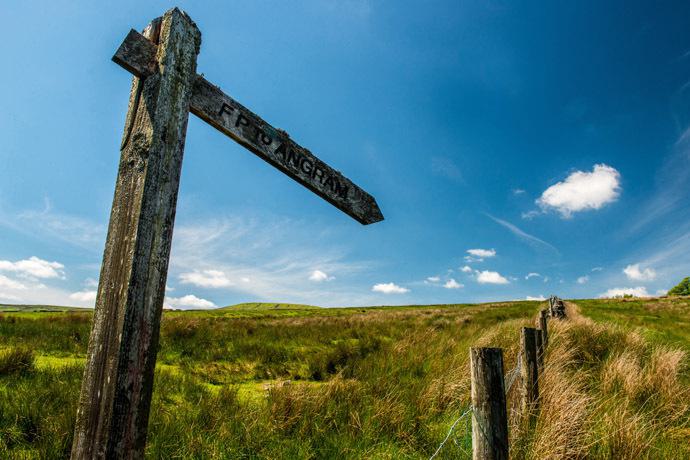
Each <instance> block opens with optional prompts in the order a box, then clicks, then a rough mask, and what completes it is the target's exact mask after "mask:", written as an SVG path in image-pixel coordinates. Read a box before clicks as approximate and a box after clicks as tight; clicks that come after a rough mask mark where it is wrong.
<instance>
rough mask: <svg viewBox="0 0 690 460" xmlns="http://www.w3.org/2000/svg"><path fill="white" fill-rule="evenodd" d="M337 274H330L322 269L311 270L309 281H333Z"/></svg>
mask: <svg viewBox="0 0 690 460" xmlns="http://www.w3.org/2000/svg"><path fill="white" fill-rule="evenodd" d="M334 279H335V276H328V274H327V273H325V272H322V271H321V270H314V271H313V272H311V275H309V281H315V282H317V283H320V282H322V281H331V280H334Z"/></svg>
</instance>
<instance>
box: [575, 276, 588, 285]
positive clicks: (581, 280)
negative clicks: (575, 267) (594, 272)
mask: <svg viewBox="0 0 690 460" xmlns="http://www.w3.org/2000/svg"><path fill="white" fill-rule="evenodd" d="M587 281H589V276H587V275H584V276H581V277H579V278H578V279H577V284H587Z"/></svg>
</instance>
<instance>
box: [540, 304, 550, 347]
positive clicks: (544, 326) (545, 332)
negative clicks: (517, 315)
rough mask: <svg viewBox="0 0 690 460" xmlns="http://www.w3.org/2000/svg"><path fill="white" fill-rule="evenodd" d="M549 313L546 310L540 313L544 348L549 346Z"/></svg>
mask: <svg viewBox="0 0 690 460" xmlns="http://www.w3.org/2000/svg"><path fill="white" fill-rule="evenodd" d="M548 313H549V312H548V311H547V310H546V309H544V310H541V311H540V312H539V329H540V330H541V342H542V344H543V346H544V348H546V346H547V345H548V344H549V329H548V325H547V322H548Z"/></svg>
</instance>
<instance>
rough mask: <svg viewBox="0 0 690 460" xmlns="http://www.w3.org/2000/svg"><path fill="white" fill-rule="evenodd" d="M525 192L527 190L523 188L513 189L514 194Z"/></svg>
mask: <svg viewBox="0 0 690 460" xmlns="http://www.w3.org/2000/svg"><path fill="white" fill-rule="evenodd" d="M523 193H525V191H524V190H523V189H521V188H514V189H513V195H522V194H523Z"/></svg>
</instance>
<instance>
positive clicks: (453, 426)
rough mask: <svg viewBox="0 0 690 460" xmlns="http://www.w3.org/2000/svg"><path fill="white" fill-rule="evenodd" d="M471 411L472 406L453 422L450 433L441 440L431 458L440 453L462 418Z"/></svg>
mask: <svg viewBox="0 0 690 460" xmlns="http://www.w3.org/2000/svg"><path fill="white" fill-rule="evenodd" d="M471 412H472V408H471V407H470V408H469V409H467V410H466V411H465V412H464V413H463V414H462V415H461V416H460V417H458V418H457V419H456V420H455V421H454V422H453V424H452V425H451V427H450V430H448V434H446V438H445V439H444V440H443V441H441V444H440V445H439V446H438V449H436V452H434V454H433V455H432V456H431V457H429V460H433V459H434V458H435V457H436V456H437V455H438V453H439V452H441V449H443V446H444V445H445V444H446V441H448V439H449V438H450V435H451V433H453V430H454V429H455V426H456V425H457V424H458V423H459V422H460V420H462V419H463V418H465V417H467V414H469V413H471Z"/></svg>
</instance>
